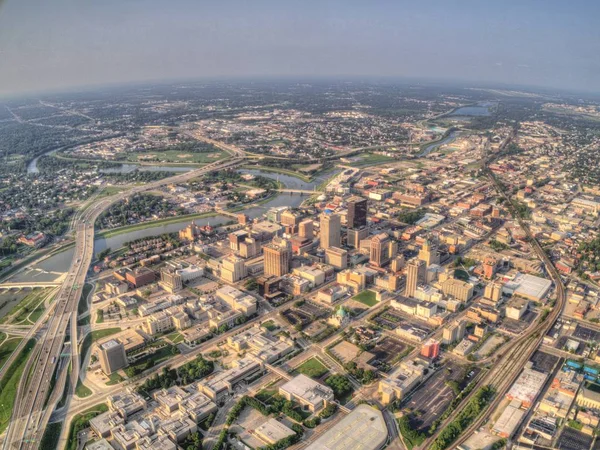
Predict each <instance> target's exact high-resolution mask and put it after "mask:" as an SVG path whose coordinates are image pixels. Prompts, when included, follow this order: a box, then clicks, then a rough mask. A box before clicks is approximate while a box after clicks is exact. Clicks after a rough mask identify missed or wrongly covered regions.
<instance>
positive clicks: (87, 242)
mask: <svg viewBox="0 0 600 450" xmlns="http://www.w3.org/2000/svg"><path fill="white" fill-rule="evenodd" d="M235 156H241V155H240V154H237V153H236V154H235ZM242 161H243V158H240V157H234V158H231V159H228V160H225V161H219V162H215V163H212V164H209V165H207V166H204V167H202V168H200V169H197V170H193V171H190V172H186V173H183V174H179V175H175V176H173V177H169V178H165V179H162V180H159V181H155V182H152V183H148V184H146V185H144V186H136V187H134V188H132V189H130V190H128V191H126V192H122V193H119V194H116V195H114V196H111V197H106V198H105V199H103V200H100V201H98V202H97V203H95V204H94V205H93V206H90V207H88V208H87V209H85V210H84V211H83V212H81V213H80V214H78V217H77V220H76V221H75V223H74V227H75V232H76V244H75V252H74V255H73V261H72V262H71V265H70V267H69V270H68V272H67V276H66V278H65V281H64V283H63V285H62V287H61V289H60V291H59V293H58V294H57V297H56V300H55V302H54V313H53V315H51V316H50V315H48V316H47V317H48V320H47V322H46V324H45V326H44V327H42V328H41V329H40V331H42V332H43V330H44V328H45V333H43V335H42V336H41V338H40V340H39V341H38V344H37V345H36V347H35V348H34V350H33V352H32V357H31V358H30V359H29V361H28V362H27V365H26V367H25V370H24V371H23V373H24V374H30V375H29V376H26V377H23V378H22V379H21V382H20V384H19V386H18V389H17V395H16V399H15V405H16V406H15V408H14V410H13V415H12V418H11V422H10V424H9V426H8V429H7V432H6V437H5V440H4V443H3V449H5V450H7V449H33V448H37V446H38V443H39V442H40V440H41V438H42V436H43V433H44V430H45V428H46V425H47V423H48V420H49V418H50V414H51V412H52V410H53V409H54V406H55V402H56V401H58V398H59V397H60V395H58V394H57V393H58V392H62V391H63V387H64V382H65V379H66V370H67V366H68V365H67V364H64V365H63V367H62V371H61V373H60V374H58V382H57V383H56V384H55V389H54V391H55V394H54V395H52V396H51V397H50V399H49V401H48V405H47V408H46V401H47V399H48V396H49V394H50V389H51V383H50V380H51V379H52V377H53V376H54V375H55V371H56V366H57V363H58V361H59V359H60V357H61V353H62V351H63V346H64V344H65V340H66V337H67V334H70V339H71V342H73V343H75V345H72V351H71V355H70V358H71V377H70V379H71V385H70V386H69V390H70V393H73V392H74V391H75V387H76V385H77V380H78V378H79V371H80V357H79V352H78V345H77V343H78V339H77V305H78V302H79V299H80V298H81V295H82V291H83V285H84V282H85V279H86V276H87V272H88V269H89V267H90V264H91V261H92V258H93V255H94V223H95V221H96V219H97V218H98V216H99V215H100V214H101V213H102V212H104V211H105V210H106V209H107V208H109V207H110V206H111V205H112V204H114V203H115V202H118V201H120V200H124V199H125V198H127V197H129V196H131V195H134V194H136V193H140V192H144V191H147V190H152V189H156V188H159V187H161V186H163V185H165V184H170V183H180V182H184V181H187V180H189V179H191V178H195V177H197V176H200V175H203V174H205V173H207V172H210V171H213V170H222V169H226V168H230V167H235V166H237V165H239V164H241V163H242ZM40 323H41V321H40V322H38V324H40ZM69 324H71V326H70V330H68V327H69ZM32 331H33V329H32ZM68 331H69V332H70V333H68ZM61 383H62V384H61ZM68 398H69V399H70V396H69V397H68ZM68 401H69V400H68Z"/></svg>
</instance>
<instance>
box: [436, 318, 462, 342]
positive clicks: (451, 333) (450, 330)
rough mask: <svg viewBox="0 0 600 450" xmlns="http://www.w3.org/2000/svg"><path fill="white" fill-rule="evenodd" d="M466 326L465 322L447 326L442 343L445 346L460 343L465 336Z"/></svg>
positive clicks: (456, 322)
mask: <svg viewBox="0 0 600 450" xmlns="http://www.w3.org/2000/svg"><path fill="white" fill-rule="evenodd" d="M465 328H466V324H465V322H464V321H463V320H461V321H455V322H452V323H451V324H449V325H447V326H446V327H445V328H444V331H443V332H442V333H443V335H442V342H443V343H444V344H452V343H454V342H456V341H460V340H461V339H462V338H463V336H464V335H465Z"/></svg>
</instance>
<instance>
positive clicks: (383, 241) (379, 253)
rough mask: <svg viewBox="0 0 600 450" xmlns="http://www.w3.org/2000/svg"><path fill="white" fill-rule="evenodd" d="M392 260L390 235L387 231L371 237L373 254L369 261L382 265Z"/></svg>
mask: <svg viewBox="0 0 600 450" xmlns="http://www.w3.org/2000/svg"><path fill="white" fill-rule="evenodd" d="M389 261H390V237H389V235H388V234H387V233H379V234H377V235H375V236H373V238H372V239H371V255H370V258H369V262H370V263H371V264H373V265H375V266H378V267H381V266H384V265H385V264H387V263H388V262H389Z"/></svg>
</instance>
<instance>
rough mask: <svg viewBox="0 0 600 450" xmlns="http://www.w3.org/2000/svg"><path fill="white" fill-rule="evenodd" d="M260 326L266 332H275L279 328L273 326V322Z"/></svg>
mask: <svg viewBox="0 0 600 450" xmlns="http://www.w3.org/2000/svg"><path fill="white" fill-rule="evenodd" d="M260 326H261V327H263V328H266V329H267V330H268V331H275V330H276V329H277V328H279V327H278V326H277V325H275V322H274V321H273V320H267V321H266V322H263V323H261V324H260Z"/></svg>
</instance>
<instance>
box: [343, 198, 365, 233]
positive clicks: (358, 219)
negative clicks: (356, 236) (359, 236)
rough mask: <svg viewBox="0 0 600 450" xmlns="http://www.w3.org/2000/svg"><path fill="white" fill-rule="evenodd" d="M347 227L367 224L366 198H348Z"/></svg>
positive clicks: (358, 226)
mask: <svg viewBox="0 0 600 450" xmlns="http://www.w3.org/2000/svg"><path fill="white" fill-rule="evenodd" d="M347 217H348V228H362V227H364V226H366V225H367V199H366V198H362V197H358V196H353V197H350V198H349V199H348V216H347Z"/></svg>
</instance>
